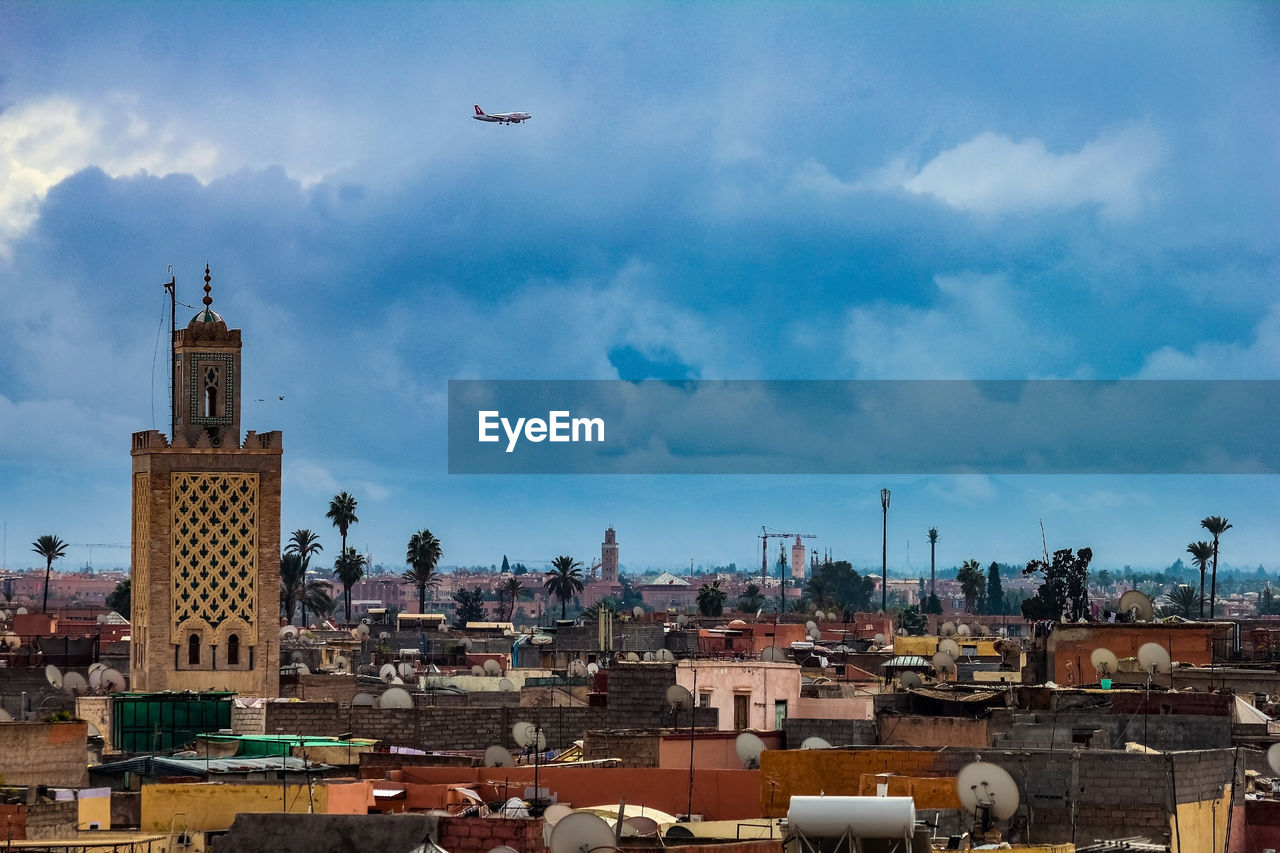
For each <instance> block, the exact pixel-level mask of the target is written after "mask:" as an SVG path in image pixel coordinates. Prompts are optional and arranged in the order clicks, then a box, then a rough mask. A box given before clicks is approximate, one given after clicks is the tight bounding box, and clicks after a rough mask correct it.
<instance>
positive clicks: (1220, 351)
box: [0, 2, 1280, 569]
mask: <svg viewBox="0 0 1280 853" xmlns="http://www.w3.org/2000/svg"><path fill="white" fill-rule="evenodd" d="M1278 45H1280V10H1277V9H1276V7H1275V6H1274V4H1267V3H1257V4H1247V3H1188V4H1180V3H1173V4H1170V3H1126V4H1104V3H1095V4H1087V5H1083V6H1081V5H1080V4H1051V3H1046V4H1027V5H1018V6H1015V5H1012V4H1004V3H1001V4H981V3H977V4H938V3H922V4H910V3H874V4H818V3H814V4H803V5H801V4H793V3H785V4H784V3H778V4H764V3H761V4H751V3H747V4H720V3H706V4H657V3H653V4H585V3H582V4H576V3H574V4H563V5H560V4H542V3H538V4H524V3H504V4H376V3H359V4H339V3H332V4H308V5H306V6H302V5H293V4H274V5H271V4H243V3H232V4H218V3H205V4H167V3H155V4H138V3H129V4H111V3H95V4H74V3H40V4H35V3H12V2H0V299H2V300H3V304H4V306H5V307H4V310H2V311H0V482H2V483H3V485H4V487H3V489H0V516H3V520H4V525H5V529H6V531H7V534H6V544H5V556H6V557H7V562H8V564H9V565H10V566H13V567H21V566H25V565H30V564H32V562H33V561H34V559H36V558H35V557H34V555H29V554H28V548H29V545H28V544H27V543H29V542H31V541H32V540H33V539H34V538H36V536H38V535H40V534H42V533H46V532H54V533H57V534H58V535H60V536H62V538H63V539H65V540H67V541H70V542H127V541H128V538H129V536H128V530H129V527H128V524H129V520H128V484H129V477H128V471H129V457H128V447H129V434H130V433H131V432H132V431H134V430H138V429H146V428H150V427H152V426H157V427H159V426H163V425H164V424H165V423H167V414H166V406H167V396H166V392H165V377H164V358H163V348H164V343H163V341H161V342H160V356H159V358H157V334H158V332H159V330H160V329H161V328H162V325H163V323H164V322H165V320H166V315H165V313H164V305H163V298H162V297H163V294H162V291H161V287H160V285H161V283H162V282H163V281H165V280H167V279H168V272H167V267H168V265H170V264H172V265H173V267H174V270H175V273H176V275H177V277H178V284H179V291H180V292H179V298H180V299H182V300H184V301H186V302H188V303H192V304H194V303H195V302H196V301H197V300H198V298H199V285H200V283H201V282H200V281H199V279H200V277H201V275H202V274H203V269H204V264H205V262H206V261H208V262H209V263H210V264H211V265H212V270H213V276H214V299H215V303H214V306H215V308H216V309H217V310H219V311H220V312H221V313H222V314H223V316H225V317H226V318H227V319H228V321H229V322H230V323H231V325H233V326H238V327H240V328H242V329H243V332H244V340H245V356H244V358H245V376H244V380H245V385H244V397H245V401H246V402H245V412H244V417H243V427H244V428H245V429H256V430H259V431H264V430H268V429H283V430H284V432H285V487H284V489H285V493H284V498H285V509H284V527H285V530H286V532H287V531H289V530H291V529H293V528H296V527H303V526H309V527H312V528H318V529H321V530H322V532H323V533H324V535H325V536H326V540H325V541H326V545H327V547H329V550H334V549H335V548H336V536H335V535H333V534H332V531H331V529H330V528H327V527H326V522H325V519H324V518H323V513H324V510H325V508H326V506H327V502H328V499H329V497H330V496H332V495H333V494H334V493H335V492H336V491H338V490H341V489H346V490H348V491H350V492H352V493H353V494H354V495H356V497H357V498H358V499H359V500H360V509H359V515H360V518H361V523H360V524H359V525H358V526H357V527H356V528H355V529H354V533H353V542H354V543H356V544H357V545H359V546H360V547H361V548H362V549H368V550H370V551H372V553H373V556H374V559H375V560H378V561H386V562H398V561H399V558H400V557H401V556H402V555H403V550H404V543H405V542H406V541H407V539H408V536H409V534H410V533H412V532H413V531H414V530H416V529H418V528H420V527H429V528H431V529H432V531H433V532H435V533H436V534H437V535H438V536H439V538H440V539H441V540H442V542H443V543H444V547H445V562H446V563H454V562H458V563H466V564H474V563H484V564H488V563H493V562H498V561H499V560H500V559H501V557H502V554H503V553H506V554H509V555H511V556H512V557H513V558H515V557H521V558H528V559H542V558H548V557H553V556H555V555H556V554H560V553H570V554H573V555H574V556H576V557H578V558H580V559H584V560H588V561H589V560H590V558H591V556H592V555H593V554H598V547H599V542H600V540H601V538H602V531H603V529H604V527H605V526H607V525H609V524H613V525H615V526H616V527H617V528H618V537H619V541H620V542H621V543H622V559H623V562H624V564H630V565H632V566H635V567H643V566H663V567H665V566H678V565H687V564H688V561H689V560H690V559H694V560H695V561H696V562H698V563H707V562H714V563H727V562H730V561H736V562H737V563H738V564H739V565H747V564H753V563H754V562H758V560H759V556H758V553H757V552H756V551H755V545H756V542H757V540H756V539H754V535H755V534H756V533H758V532H759V527H760V525H761V524H767V525H770V526H771V527H776V528H782V529H793V528H803V529H804V532H811V533H815V534H818V535H819V537H820V538H819V539H818V540H816V544H817V546H818V547H820V548H823V549H826V548H830V549H831V550H832V551H833V552H835V553H836V554H837V555H838V556H845V557H848V558H851V559H852V560H853V561H854V562H855V564H858V565H875V564H878V562H879V544H880V543H879V533H880V530H879V527H880V517H879V516H880V510H879V495H878V493H879V489H880V488H881V486H884V485H887V486H889V487H890V488H892V489H893V490H894V502H893V507H892V508H891V514H890V549H889V550H890V563H891V564H893V565H896V566H901V567H905V566H907V565H910V566H912V567H919V566H921V565H924V564H925V563H926V560H927V556H926V552H927V548H926V547H925V544H924V531H925V529H927V528H928V527H929V526H931V525H936V526H937V527H939V528H940V529H941V530H942V534H943V542H944V543H945V544H946V547H945V549H941V550H940V552H939V560H940V561H943V562H945V563H946V564H948V565H950V564H954V563H956V562H958V561H960V560H963V559H966V558H969V557H973V558H976V559H980V560H983V561H984V562H985V561H988V560H992V559H998V560H1001V561H1006V562H1023V561H1025V560H1027V559H1029V558H1031V557H1033V556H1035V555H1036V553H1038V551H1039V547H1040V532H1039V525H1038V521H1039V519H1042V518H1043V519H1044V522H1045V527H1046V530H1047V531H1048V537H1049V544H1050V547H1067V546H1070V547H1080V546H1084V545H1089V546H1091V547H1093V549H1094V551H1095V553H1096V555H1097V557H1096V559H1097V561H1098V563H1099V564H1100V565H1117V566H1118V565H1123V564H1126V563H1128V564H1133V565H1143V566H1148V565H1149V566H1163V565H1167V564H1168V563H1170V562H1172V561H1173V560H1174V559H1176V558H1177V557H1178V556H1180V555H1182V552H1183V549H1184V548H1185V546H1186V544H1187V543H1188V542H1189V541H1191V540H1193V539H1198V538H1201V536H1202V532H1201V530H1200V528H1199V526H1198V522H1199V519H1201V518H1202V517H1204V516H1206V515H1210V514H1216V515H1225V516H1227V517H1229V518H1230V519H1231V520H1232V522H1233V523H1234V524H1235V529H1233V530H1232V531H1230V533H1229V534H1228V536H1229V540H1224V548H1223V559H1224V560H1226V561H1227V562H1228V563H1230V564H1233V565H1240V566H1255V565H1257V564H1259V563H1264V564H1266V565H1267V566H1268V567H1270V568H1272V569H1276V568H1280V533H1278V532H1277V531H1278V530H1280V525H1277V524H1276V508H1277V507H1278V506H1280V485H1278V484H1277V479H1276V478H1274V477H1243V476H1235V477H1207V476H1206V477H1145V478H1143V477H1132V478H1124V477H1102V476H1099V477H1055V478H1032V477H1025V476H1024V477H983V476H969V477H909V478H906V477H896V478H895V477H885V478H879V477H870V476H868V477H806V478H793V477H640V476H631V477H609V478H603V477H597V478H593V477H525V478H520V477H507V478H501V477H459V476H449V475H447V474H446V473H445V468H446V447H445V435H444V423H445V421H444V414H445V409H444V402H445V383H446V381H447V380H448V379H452V378H471V379H608V378H626V379H632V378H644V377H646V376H657V377H662V378H705V379H718V378H731V379H810V378H820V379H844V378H850V379H853V378H857V379H919V378H929V379H932V378H995V379H1002V378H1012V379H1021V378H1100V379H1114V378H1186V379H1202V378H1205V379H1212V378H1232V379H1280V292H1278V291H1277V288H1276V286H1275V283H1276V281H1277V280H1280V275H1278V273H1280V241H1278V240H1277V226H1276V223H1277V222H1280V160H1278V158H1277V152H1278V151H1280V119H1278V118H1277V114H1276V111H1275V109H1274V81H1275V80H1276V79H1278V78H1280V61H1278V60H1280V56H1278V52H1277V47H1278ZM473 103H479V104H481V105H482V106H484V107H485V108H486V109H488V110H490V111H496V110H513V109H520V110H528V111H529V112H531V113H533V114H534V118H533V119H532V120H531V121H530V122H529V123H527V124H526V125H523V126H516V127H506V126H498V125H490V124H483V123H480V122H475V121H471V120H470V119H469V118H468V116H469V115H470V113H471V105H472V104H473ZM153 370H154V379H153ZM280 395H284V397H285V399H284V400H283V401H280V400H278V399H277V398H278V397H279V396H280ZM258 397H262V398H264V402H262V403H257V402H256V399H257V398H258ZM1259 427H1260V428H1262V425H1259ZM1169 428H1170V429H1177V428H1178V417H1177V413H1176V412H1171V413H1170V426H1169ZM1270 428H1271V429H1274V426H1271V427H1270ZM908 549H909V554H908ZM112 553H113V554H122V553H123V552H121V551H117V552H112ZM28 556H29V557H30V559H28ZM86 557H87V551H86V550H84V549H73V551H72V554H71V557H70V559H69V560H68V562H69V563H71V562H79V563H83V561H84V559H85V558H86ZM110 559H111V557H106V558H104V557H103V556H102V552H98V553H95V561H96V562H97V563H98V564H99V565H104V564H105V563H104V560H106V561H109V560H110Z"/></svg>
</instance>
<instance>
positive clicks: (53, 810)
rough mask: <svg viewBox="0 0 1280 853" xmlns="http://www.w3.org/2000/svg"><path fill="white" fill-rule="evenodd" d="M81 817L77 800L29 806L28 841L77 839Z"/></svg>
mask: <svg viewBox="0 0 1280 853" xmlns="http://www.w3.org/2000/svg"><path fill="white" fill-rule="evenodd" d="M79 816H80V806H79V804H78V803H77V802H76V801H75V800H67V801H64V802H56V803H35V804H34V805H30V806H27V840H28V841H47V840H49V839H54V838H75V837H76V826H77V825H78V824H79V819H80V817H79Z"/></svg>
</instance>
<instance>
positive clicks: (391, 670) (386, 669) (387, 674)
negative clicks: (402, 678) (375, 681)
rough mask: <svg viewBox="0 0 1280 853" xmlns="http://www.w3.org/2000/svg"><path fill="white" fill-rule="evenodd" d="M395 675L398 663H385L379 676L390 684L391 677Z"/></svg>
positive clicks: (379, 671)
mask: <svg viewBox="0 0 1280 853" xmlns="http://www.w3.org/2000/svg"><path fill="white" fill-rule="evenodd" d="M395 677H396V665H395V664H393V663H384V664H383V665H382V667H381V668H380V669H379V670H378V678H380V679H382V680H383V681H385V682H387V683H388V684H390V683H391V679H393V678H395Z"/></svg>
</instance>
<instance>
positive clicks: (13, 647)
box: [0, 631, 22, 652]
mask: <svg viewBox="0 0 1280 853" xmlns="http://www.w3.org/2000/svg"><path fill="white" fill-rule="evenodd" d="M0 645H3V646H4V647H5V648H6V649H8V650H9V651H11V652H16V651H17V650H18V649H20V648H22V638H21V637H19V636H18V635H17V634H15V633H13V632H12V631H5V632H4V636H2V637H0Z"/></svg>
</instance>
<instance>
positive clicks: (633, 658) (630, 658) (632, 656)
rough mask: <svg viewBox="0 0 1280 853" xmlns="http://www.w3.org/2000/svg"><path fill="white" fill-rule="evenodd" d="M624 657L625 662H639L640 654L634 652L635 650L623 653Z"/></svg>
mask: <svg viewBox="0 0 1280 853" xmlns="http://www.w3.org/2000/svg"><path fill="white" fill-rule="evenodd" d="M625 658H626V661H627V663H639V662H640V655H638V654H636V653H635V652H627V654H626V655H625Z"/></svg>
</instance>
